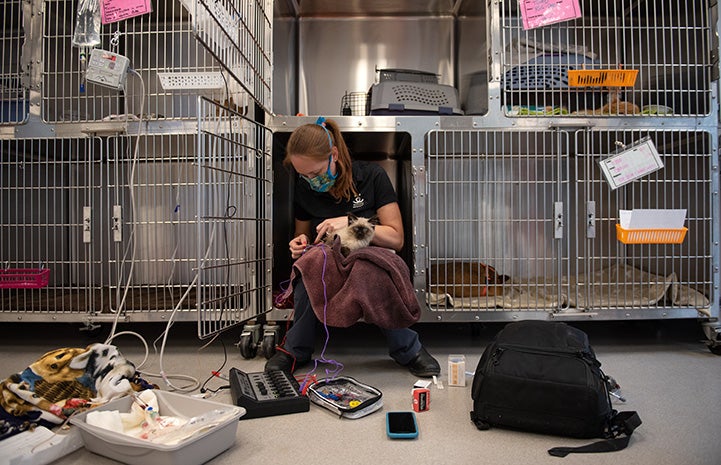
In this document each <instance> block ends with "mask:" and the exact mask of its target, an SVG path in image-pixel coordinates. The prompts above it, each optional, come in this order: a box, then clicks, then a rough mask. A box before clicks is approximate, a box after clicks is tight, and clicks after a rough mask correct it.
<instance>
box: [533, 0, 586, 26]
mask: <svg viewBox="0 0 721 465" xmlns="http://www.w3.org/2000/svg"><path fill="white" fill-rule="evenodd" d="M519 6H520V7H521V17H522V18H523V29H526V30H528V29H534V28H537V27H541V26H545V25H546V24H554V23H560V22H561V21H568V20H571V19H576V18H580V17H581V5H580V2H579V0H519Z"/></svg>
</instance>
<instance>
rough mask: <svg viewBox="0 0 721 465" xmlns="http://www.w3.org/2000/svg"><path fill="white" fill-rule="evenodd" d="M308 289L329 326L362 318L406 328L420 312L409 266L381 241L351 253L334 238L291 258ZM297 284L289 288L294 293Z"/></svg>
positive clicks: (344, 325) (383, 325)
mask: <svg viewBox="0 0 721 465" xmlns="http://www.w3.org/2000/svg"><path fill="white" fill-rule="evenodd" d="M299 274H300V275H301V276H302V277H303V284H304V285H305V288H306V290H307V291H308V297H309V298H310V303H311V306H312V307H313V312H314V313H315V314H316V316H317V317H318V319H319V320H320V321H323V322H325V323H326V324H327V325H328V326H335V327H340V328H347V327H349V326H351V325H353V324H354V323H356V322H357V321H358V320H360V319H363V321H365V322H366V323H370V324H374V325H376V326H379V327H381V328H384V329H398V328H407V327H409V326H410V325H412V324H413V323H415V322H417V321H418V319H419V318H420V316H421V307H420V304H419V303H418V299H416V295H415V290H414V289H413V283H412V282H411V279H410V271H409V270H408V266H407V265H406V262H404V261H403V259H402V258H401V257H400V256H398V255H396V254H395V252H393V251H392V250H389V249H386V248H383V247H375V246H369V247H363V248H361V249H358V250H355V251H353V252H351V253H350V254H349V255H348V256H347V257H346V256H344V255H343V254H342V253H341V252H340V243H339V242H338V241H337V240H336V242H335V243H334V244H333V247H330V248H329V247H327V246H325V245H317V246H314V247H311V248H310V249H308V250H307V251H306V252H305V253H304V254H303V255H302V256H301V257H300V258H299V259H298V260H296V261H295V263H294V264H293V271H292V274H291V283H292V282H295V279H296V277H297V276H298V275H299ZM292 291H293V287H292V286H289V287H288V289H287V290H286V293H287V294H288V295H290V293H291V292H292Z"/></svg>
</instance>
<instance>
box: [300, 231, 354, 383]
mask: <svg viewBox="0 0 721 465" xmlns="http://www.w3.org/2000/svg"><path fill="white" fill-rule="evenodd" d="M311 247H320V250H321V251H322V252H323V270H322V271H321V275H320V280H321V283H322V284H323V329H324V330H325V342H324V343H323V349H322V350H321V352H320V357H318V359H316V360H314V363H313V369H312V370H311V371H309V372H308V373H307V374H306V375H305V378H304V379H303V382H302V383H301V389H305V388H306V387H307V385H308V384H309V379H310V378H309V377H310V376H311V375H313V373H314V372H315V370H316V369H317V368H318V362H320V363H326V364H329V365H332V366H334V367H335V368H334V369H333V370H329V369H328V368H326V370H325V374H326V379H328V378H330V379H331V380H332V379H335V378H336V377H337V376H338V375H339V374H340V373H341V371H343V368H344V366H343V364H342V363H340V362H338V361H336V360H332V359H326V358H325V352H326V350H327V348H328V342H329V341H330V331H329V330H328V320H327V316H328V288H327V285H326V282H325V272H326V268H327V265H328V252H327V251H326V248H327V247H326V245H325V244H323V243H320V244H317V245H314V246H311ZM306 252H307V250H306ZM311 311H312V310H311ZM293 362H294V363H295V357H293Z"/></svg>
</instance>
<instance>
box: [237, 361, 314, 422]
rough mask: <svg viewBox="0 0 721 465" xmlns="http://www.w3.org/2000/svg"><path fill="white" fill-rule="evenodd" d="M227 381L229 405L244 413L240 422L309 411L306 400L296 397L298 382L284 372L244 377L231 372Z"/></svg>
mask: <svg viewBox="0 0 721 465" xmlns="http://www.w3.org/2000/svg"><path fill="white" fill-rule="evenodd" d="M229 380H230V393H231V395H232V396H233V402H234V403H235V405H237V406H239V407H243V408H244V409H245V410H246V414H245V415H243V416H242V417H241V419H244V420H245V419H248V418H259V417H269V416H272V415H285V414H286V413H298V412H307V411H308V410H310V401H309V400H308V397H307V396H304V395H302V394H301V393H300V386H299V385H298V382H297V381H296V380H295V378H293V376H292V375H290V374H289V373H286V372H285V371H281V370H271V371H262V372H256V373H245V372H243V371H241V370H239V369H237V368H231V369H230V376H229Z"/></svg>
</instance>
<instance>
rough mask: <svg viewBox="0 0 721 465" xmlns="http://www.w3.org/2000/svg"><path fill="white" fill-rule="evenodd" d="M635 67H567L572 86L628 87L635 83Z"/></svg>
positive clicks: (569, 83) (636, 73)
mask: <svg viewBox="0 0 721 465" xmlns="http://www.w3.org/2000/svg"><path fill="white" fill-rule="evenodd" d="M637 76H638V70H637V69H569V70H568V85H569V86H572V87H630V86H633V85H634V84H636V77H637Z"/></svg>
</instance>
